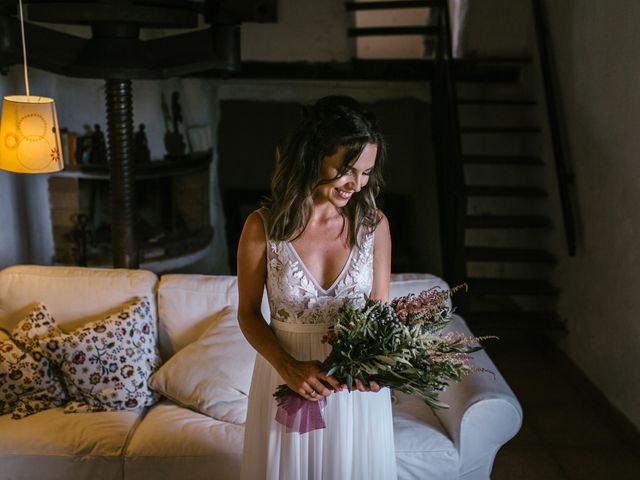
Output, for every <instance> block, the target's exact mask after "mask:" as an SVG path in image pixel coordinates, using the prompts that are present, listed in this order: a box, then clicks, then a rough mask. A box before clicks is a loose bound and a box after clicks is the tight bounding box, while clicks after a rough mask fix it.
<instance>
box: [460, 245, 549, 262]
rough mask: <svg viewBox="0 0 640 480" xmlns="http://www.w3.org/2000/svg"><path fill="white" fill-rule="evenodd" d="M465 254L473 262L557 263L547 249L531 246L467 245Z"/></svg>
mask: <svg viewBox="0 0 640 480" xmlns="http://www.w3.org/2000/svg"><path fill="white" fill-rule="evenodd" d="M464 256H465V259H466V260H467V261H471V262H536V263H549V264H554V263H556V258H555V257H554V256H553V255H552V254H551V253H549V252H547V251H546V250H540V249H529V248H495V247H465V249H464Z"/></svg>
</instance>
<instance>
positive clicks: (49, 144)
mask: <svg viewBox="0 0 640 480" xmlns="http://www.w3.org/2000/svg"><path fill="white" fill-rule="evenodd" d="M18 3H19V6H20V29H21V32H22V55H23V59H24V83H25V89H26V93H27V94H26V95H9V96H6V97H4V98H3V99H2V119H1V120H0V169H1V170H7V171H9V172H16V173H51V172H57V171H60V170H62V168H63V160H62V151H61V143H60V130H59V129H58V118H57V116H56V106H55V102H54V101H53V99H52V98H49V97H40V96H34V95H30V94H29V77H28V76H27V49H26V46H25V38H24V18H23V13H22V0H19V2H18Z"/></svg>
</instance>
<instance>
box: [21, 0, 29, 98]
mask: <svg viewBox="0 0 640 480" xmlns="http://www.w3.org/2000/svg"><path fill="white" fill-rule="evenodd" d="M18 5H20V31H21V32H22V58H23V60H24V85H25V87H26V89H27V97H28V96H29V76H28V75H27V46H26V43H25V41H24V16H23V14H22V0H18Z"/></svg>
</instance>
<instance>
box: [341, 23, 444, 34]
mask: <svg viewBox="0 0 640 480" xmlns="http://www.w3.org/2000/svg"><path fill="white" fill-rule="evenodd" d="M439 33H440V27H436V26H431V25H427V26H423V25H416V26H407V27H361V28H350V29H349V30H348V35H349V36H350V37H365V36H366V37H369V36H371V37H372V36H380V35H385V36H386V35H438V34H439Z"/></svg>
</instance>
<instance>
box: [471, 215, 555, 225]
mask: <svg viewBox="0 0 640 480" xmlns="http://www.w3.org/2000/svg"><path fill="white" fill-rule="evenodd" d="M551 226H552V223H551V220H549V218H548V217H545V216H542V215H467V216H466V218H465V227H466V228H550V227H551Z"/></svg>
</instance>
